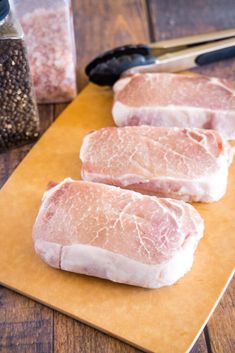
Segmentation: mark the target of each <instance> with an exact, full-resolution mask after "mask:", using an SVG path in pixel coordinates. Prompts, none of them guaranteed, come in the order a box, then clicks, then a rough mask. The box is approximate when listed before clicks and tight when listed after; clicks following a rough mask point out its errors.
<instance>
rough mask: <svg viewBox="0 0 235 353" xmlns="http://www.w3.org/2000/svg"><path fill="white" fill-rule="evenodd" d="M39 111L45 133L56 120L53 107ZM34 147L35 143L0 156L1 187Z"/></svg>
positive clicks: (45, 107) (39, 108)
mask: <svg viewBox="0 0 235 353" xmlns="http://www.w3.org/2000/svg"><path fill="white" fill-rule="evenodd" d="M38 111H39V116H40V123H41V133H43V132H44V131H46V129H47V128H48V127H49V126H50V124H51V123H52V121H53V119H54V110H53V105H52V104H47V105H40V106H39V107H38ZM33 145H34V143H30V144H27V145H25V146H22V147H18V148H14V149H12V150H10V151H7V152H6V153H2V154H0V187H1V186H2V185H3V184H4V183H5V181H6V180H7V179H8V177H9V176H10V175H11V173H12V172H13V171H14V169H15V168H16V167H17V165H18V164H19V163H20V162H21V161H22V159H23V158H24V157H25V156H26V154H27V153H28V152H29V151H30V150H31V148H32V146H33Z"/></svg>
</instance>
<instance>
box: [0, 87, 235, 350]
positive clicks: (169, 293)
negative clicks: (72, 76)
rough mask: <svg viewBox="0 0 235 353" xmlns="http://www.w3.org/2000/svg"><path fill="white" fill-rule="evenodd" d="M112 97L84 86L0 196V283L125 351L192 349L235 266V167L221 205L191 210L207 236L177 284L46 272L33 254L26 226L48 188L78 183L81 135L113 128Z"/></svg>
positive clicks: (57, 271) (109, 93) (32, 220)
mask: <svg viewBox="0 0 235 353" xmlns="http://www.w3.org/2000/svg"><path fill="white" fill-rule="evenodd" d="M111 105H112V92H111V90H110V89H108V88H101V87H97V86H95V85H92V84H89V85H88V86H87V87H86V88H85V89H84V91H83V92H82V93H81V94H80V95H79V96H78V97H77V98H76V99H75V100H74V102H73V103H72V104H71V105H70V106H69V107H68V108H67V109H66V110H65V111H64V112H63V113H62V114H61V116H60V117H59V118H58V119H57V120H56V122H55V123H54V124H53V125H52V126H51V127H50V128H49V130H48V131H47V132H46V133H45V134H44V135H43V136H42V138H41V139H40V140H39V142H38V143H37V144H36V145H35V146H34V147H33V149H32V150H31V151H30V153H29V154H28V155H27V157H26V158H25V159H24V160H23V162H22V163H21V164H20V165H19V167H18V168H17V169H16V171H15V172H14V173H13V175H12V176H11V178H10V179H9V180H8V182H7V183H6V184H5V186H4V187H3V189H2V190H1V192H0V243H1V254H0V282H1V283H2V284H3V285H5V286H7V287H9V288H11V289H14V290H16V291H17V292H20V293H22V294H25V295H27V296H29V297H31V298H33V299H35V300H38V301H39V302H41V303H43V304H45V305H48V306H50V307H52V308H55V309H57V310H59V311H61V312H63V313H65V314H68V315H70V316H72V317H73V318H76V319H78V320H80V321H82V322H85V323H87V324H89V325H92V326H94V327H96V328H98V329H100V330H102V331H104V332H107V333H109V334H111V335H113V336H115V337H118V338H120V339H122V340H124V341H126V342H129V343H130V344H132V345H134V346H136V347H138V348H141V349H143V350H146V351H148V352H156V353H185V352H188V351H189V350H190V347H191V346H192V345H193V343H194V342H195V340H196V339H197V337H198V335H199V333H200V331H201V330H202V328H203V326H204V325H205V323H206V321H207V320H208V318H209V316H210V315H211V313H212V312H213V310H214V308H215V306H216V304H217V303H218V301H219V299H220V297H221V295H222V294H223V292H224V290H225V288H226V286H227V285H228V283H229V280H230V279H231V276H232V273H233V270H234V259H235V163H233V165H232V167H231V168H230V176H229V184H228V191H227V194H226V196H225V197H224V198H223V200H221V201H219V202H216V203H213V204H200V205H199V204H197V205H195V207H196V208H197V209H198V211H199V212H200V214H201V215H202V217H203V218H204V219H205V226H206V228H205V229H206V230H205V235H204V238H203V239H202V240H201V242H200V244H199V247H198V249H197V251H196V255H195V261H194V264H193V268H192V271H191V272H190V273H188V274H187V275H186V276H185V277H184V278H182V279H181V280H179V281H178V282H177V283H176V284H175V285H173V286H170V287H164V288H161V289H155V290H154V289H153V290H150V289H142V288H137V287H132V286H127V285H121V284H115V283H112V282H109V281H105V280H101V279H97V278H93V277H86V276H82V275H77V274H73V273H69V272H63V271H60V270H56V269H53V268H50V267H49V266H47V265H46V264H44V263H43V262H42V260H41V259H40V258H39V257H38V256H37V255H36V254H35V253H34V250H33V243H32V238H31V235H32V226H33V223H34V220H35V217H36V214H37V211H38V208H39V205H40V199H41V196H42V194H43V192H44V190H45V188H46V186H47V184H48V181H50V180H53V181H57V182H58V181H61V180H62V179H63V178H65V177H68V176H70V177H72V178H75V179H76V178H80V168H81V163H80V161H79V149H80V145H81V142H82V138H83V136H84V135H85V134H86V133H87V132H89V131H91V130H93V129H98V128H101V127H105V126H112V125H113V121H112V118H111Z"/></svg>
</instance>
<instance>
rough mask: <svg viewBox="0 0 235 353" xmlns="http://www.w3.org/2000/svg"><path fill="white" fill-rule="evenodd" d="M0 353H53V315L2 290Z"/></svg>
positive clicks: (18, 296)
mask: <svg viewBox="0 0 235 353" xmlns="http://www.w3.org/2000/svg"><path fill="white" fill-rule="evenodd" d="M0 352H1V353H9V352H11V353H35V352H36V353H39V352H40V353H41V352H47V353H51V352H53V311H52V310H48V309H47V308H46V307H44V306H42V305H40V304H38V303H35V302H34V301H32V300H29V299H27V298H25V297H23V296H21V295H19V294H16V293H14V292H12V291H10V290H8V289H6V288H3V287H1V291H0Z"/></svg>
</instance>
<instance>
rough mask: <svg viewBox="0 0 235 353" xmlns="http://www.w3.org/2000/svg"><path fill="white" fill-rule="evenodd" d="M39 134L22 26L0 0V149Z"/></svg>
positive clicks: (5, 3) (14, 145) (7, 5)
mask: <svg viewBox="0 0 235 353" xmlns="http://www.w3.org/2000/svg"><path fill="white" fill-rule="evenodd" d="M38 136H39V118H38V113H37V107H36V103H35V99H34V95H33V92H32V81H31V76H30V70H29V65H28V61H27V53H26V49H25V45H24V39H23V32H22V28H21V26H20V24H19V22H18V21H17V19H16V18H15V16H14V13H13V12H12V11H11V10H10V8H9V2H8V1H7V0H0V152H3V151H5V150H6V149H8V148H10V147H16V146H18V145H21V144H24V143H27V142H29V141H31V140H32V139H35V138H37V137H38Z"/></svg>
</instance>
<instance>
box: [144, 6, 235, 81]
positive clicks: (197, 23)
mask: <svg viewBox="0 0 235 353" xmlns="http://www.w3.org/2000/svg"><path fill="white" fill-rule="evenodd" d="M149 13H151V19H152V21H151V22H152V28H153V34H154V37H155V40H163V39H170V38H176V37H181V36H186V35H191V34H192V35H193V34H199V33H204V32H214V31H216V30H222V29H226V28H231V27H234V16H235V6H234V0H226V1H225V2H224V1H221V0H197V1H195V0H177V1H172V0H149ZM195 71H196V72H200V73H203V74H206V75H210V76H218V77H224V78H229V79H234V78H235V74H234V72H235V59H229V60H224V61H221V62H218V63H214V64H210V65H205V66H204V67H203V68H200V69H197V70H195Z"/></svg>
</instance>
